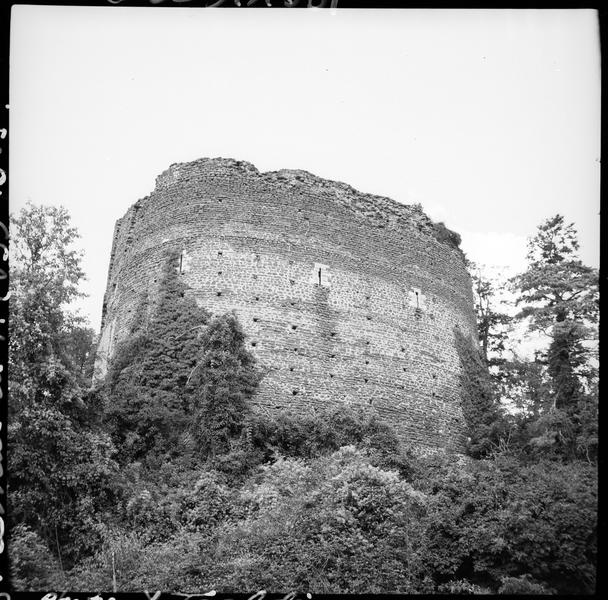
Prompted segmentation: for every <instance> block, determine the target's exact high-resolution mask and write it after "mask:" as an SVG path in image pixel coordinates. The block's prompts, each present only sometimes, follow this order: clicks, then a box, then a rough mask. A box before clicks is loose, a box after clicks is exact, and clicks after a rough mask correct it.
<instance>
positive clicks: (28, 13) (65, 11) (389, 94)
mask: <svg viewBox="0 0 608 600" xmlns="http://www.w3.org/2000/svg"><path fill="white" fill-rule="evenodd" d="M11 25H12V27H11V56H10V66H11V78H10V119H11V120H10V136H11V146H10V161H11V164H10V175H11V178H10V186H11V187H10V195H11V211H13V212H15V211H18V210H19V209H20V207H22V206H23V205H24V204H25V203H26V201H28V200H31V201H32V202H34V203H35V204H54V205H57V204H61V205H63V206H65V207H67V208H68V210H69V211H70V213H71V214H72V217H73V220H74V224H75V225H76V226H77V227H78V229H79V231H80V232H81V234H82V236H83V237H82V240H81V246H82V248H83V249H84V250H85V260H84V267H85V270H86V272H87V275H88V278H89V280H88V281H87V282H86V285H85V286H84V289H85V291H86V292H87V293H88V294H89V295H90V296H89V298H87V299H85V300H83V301H82V303H81V304H80V306H81V309H82V311H83V312H84V313H85V314H87V315H88V316H89V317H90V319H91V323H92V325H93V326H94V327H95V328H98V327H99V322H100V315H101V305H102V297H103V293H104V289H105V284H106V277H107V268H108V263H109V256H110V247H111V241H112V234H113V227H114V222H115V221H116V219H118V218H119V217H121V216H122V215H123V214H124V213H125V212H126V210H127V209H128V207H129V206H130V205H131V204H133V203H134V202H135V201H136V200H138V199H139V198H141V197H143V196H145V195H147V194H149V193H150V192H151V191H152V189H153V186H154V180H155V178H156V176H157V175H158V174H160V173H161V171H163V170H165V169H166V168H167V167H168V166H169V165H170V164H171V163H175V162H183V161H189V160H194V159H197V158H201V157H204V156H210V157H215V156H224V157H232V158H236V159H241V160H247V161H250V162H252V163H253V164H254V165H255V166H256V167H257V168H258V169H259V170H260V171H268V170H277V169H281V168H296V169H305V170H307V171H310V172H312V173H315V174H316V175H319V176H321V177H326V178H328V179H335V180H338V181H344V182H346V183H348V184H350V185H352V186H353V187H355V188H357V189H359V190H361V191H364V192H370V193H375V194H380V195H385V196H389V197H391V198H394V199H395V200H397V201H399V202H404V203H413V202H420V203H421V204H422V205H423V207H424V208H425V210H426V212H427V213H428V214H429V215H430V216H431V217H432V218H434V219H435V220H443V221H445V223H446V224H447V225H448V227H450V228H452V229H454V230H456V231H457V232H459V233H460V234H461V235H462V238H463V243H462V247H463V249H464V250H465V252H466V253H467V255H468V257H469V258H471V259H472V260H475V261H478V262H481V263H486V264H498V265H508V266H510V267H511V268H512V269H515V270H519V269H521V268H523V259H524V255H525V241H526V237H528V236H530V235H531V234H533V232H534V230H535V228H536V226H537V225H538V224H539V223H540V222H541V221H542V220H543V219H545V218H547V217H549V216H551V215H553V214H555V213H557V212H560V213H562V214H564V215H565V217H566V218H567V219H568V220H569V221H574V223H575V225H576V227H577V229H578V231H579V235H580V240H581V245H582V251H581V258H582V259H583V260H584V261H585V262H586V263H587V264H590V265H593V266H597V265H598V262H599V216H598V213H599V180H600V164H599V159H600V54H599V36H598V25H597V17H596V13H595V11H591V10H551V11H549V10H495V11H489V10H478V11H471V10H456V11H448V10H343V9H338V10H328V9H325V10H315V9H309V10H301V9H297V10H294V9H282V8H272V9H259V8H258V9H246V8H238V9H236V8H232V9H205V8H183V7H181V8H164V7H163V8H159V7H149V8H124V7H120V6H107V7H42V6H23V5H21V6H16V7H13V9H12V23H11Z"/></svg>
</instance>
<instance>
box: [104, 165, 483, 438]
mask: <svg viewBox="0 0 608 600" xmlns="http://www.w3.org/2000/svg"><path fill="white" fill-rule="evenodd" d="M171 249H177V250H179V251H180V252H181V257H180V266H179V268H180V273H181V277H183V280H184V282H185V283H186V284H187V285H188V286H189V287H190V293H191V294H192V295H193V297H194V298H195V299H196V301H197V302H198V303H199V304H200V305H202V306H204V307H205V308H207V309H208V310H209V311H211V312H212V313H215V314H221V313H225V312H228V311H232V310H234V311H235V313H236V315H237V317H238V318H239V320H240V322H241V323H242V325H243V328H244V330H245V333H246V334H247V336H248V338H247V340H248V344H250V349H251V351H252V353H253V354H254V355H255V356H256V357H257V359H258V364H259V366H260V368H261V369H262V371H263V372H264V373H265V376H264V378H263V380H262V383H261V385H260V389H259V391H258V393H257V395H256V398H255V401H256V402H257V403H259V404H261V405H264V406H267V407H269V408H271V409H272V408H278V407H287V406H292V407H298V406H303V405H310V406H323V405H325V406H326V405H330V404H338V403H343V402H353V403H358V404H362V405H368V404H373V406H374V407H375V408H376V409H377V410H378V411H379V413H380V414H381V415H382V416H383V417H384V418H385V419H386V420H387V421H389V422H390V423H391V424H392V425H393V426H394V427H395V428H396V429H397V431H398V432H399V433H400V435H401V436H402V438H403V439H404V441H406V442H410V443H412V444H414V445H416V446H418V447H420V448H421V449H423V448H424V449H436V448H446V449H457V448H461V447H462V443H463V439H464V438H463V435H464V421H463V417H462V410H461V407H460V403H461V400H460V389H459V371H460V364H459V359H458V353H457V350H456V346H455V338H454V328H455V327H458V328H460V330H461V331H462V332H463V333H465V334H467V335H476V327H475V316H474V312H473V300H472V293H471V282H470V279H469V275H468V273H467V271H466V269H465V264H464V258H463V255H462V253H461V251H460V250H459V249H458V248H457V236H456V235H455V234H453V233H452V232H450V231H449V230H446V229H445V228H444V227H443V226H441V225H437V224H434V223H433V222H432V221H431V220H430V219H429V218H428V217H427V216H426V215H425V214H424V213H423V212H422V209H421V208H420V207H419V206H406V205H402V204H399V203H397V202H395V201H393V200H390V199H389V198H383V197H379V196H372V195H369V194H363V193H361V192H358V191H356V190H354V189H353V188H351V187H349V186H348V185H345V184H343V183H338V182H334V181H328V180H325V179H321V178H319V177H316V176H314V175H311V174H310V173H307V172H305V171H294V170H282V171H276V172H270V173H260V172H259V171H258V170H257V169H256V168H255V167H254V166H253V165H251V164H249V163H246V162H242V161H236V160H232V159H223V158H216V159H201V160H197V161H194V162H191V163H185V164H174V165H171V167H170V168H169V169H168V170H166V171H165V172H164V173H162V174H161V175H160V176H159V177H158V178H157V180H156V188H155V190H154V191H153V192H152V193H151V194H150V195H149V196H148V197H146V198H143V199H142V200H139V201H138V202H136V203H135V204H134V205H133V206H132V207H131V208H130V209H129V210H128V211H127V213H126V214H125V216H124V217H123V218H122V219H119V220H118V221H117V223H116V227H115V231H114V241H113V246H112V254H111V259H110V268H109V274H108V284H107V290H106V294H105V298H104V306H103V319H102V329H101V338H100V344H99V350H98V357H97V368H98V373H101V374H103V373H104V372H105V370H106V368H107V361H108V360H109V359H111V357H112V354H113V352H114V350H115V348H116V344H117V343H118V342H120V341H121V340H122V339H124V337H125V336H126V335H127V332H128V330H129V325H130V323H131V320H132V319H133V317H134V315H135V313H136V308H137V305H138V302H139V301H140V300H141V297H142V293H147V294H148V296H149V298H151V299H154V295H155V290H156V289H157V285H158V283H157V282H158V281H159V279H160V273H161V269H162V267H163V264H164V261H165V258H166V257H167V255H168V253H169V251H170V250H171Z"/></svg>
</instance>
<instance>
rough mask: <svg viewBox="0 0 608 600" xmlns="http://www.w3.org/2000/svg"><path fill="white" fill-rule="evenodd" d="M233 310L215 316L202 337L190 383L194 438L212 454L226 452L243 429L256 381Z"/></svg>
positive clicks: (252, 360)
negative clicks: (192, 394)
mask: <svg viewBox="0 0 608 600" xmlns="http://www.w3.org/2000/svg"><path fill="white" fill-rule="evenodd" d="M244 341H245V335H244V333H243V329H242V328H241V326H240V324H239V322H238V321H237V319H236V317H235V316H234V315H233V314H230V313H228V314H226V315H222V316H219V317H215V318H213V319H212V320H211V322H210V323H209V327H208V328H207V329H206V330H205V332H204V334H203V338H202V346H203V351H202V353H201V355H200V356H199V358H198V362H197V366H196V368H195V370H194V373H193V377H192V381H191V384H192V386H193V388H194V389H195V407H194V423H195V430H194V434H195V438H196V440H197V442H198V443H199V444H200V449H201V451H202V452H203V453H204V454H206V455H209V456H211V457H215V456H216V455H217V454H219V453H222V452H226V451H227V450H228V449H229V446H230V440H231V439H232V438H235V437H237V436H238V435H239V434H240V433H241V430H242V427H243V423H244V421H245V417H246V416H247V410H248V403H247V401H248V400H249V399H250V398H251V396H252V395H253V393H254V392H255V390H256V387H257V385H258V383H259V375H258V373H257V371H256V369H255V359H254V357H253V355H252V354H251V353H250V352H249V351H248V350H247V349H246V348H245V344H244Z"/></svg>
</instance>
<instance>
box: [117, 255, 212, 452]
mask: <svg viewBox="0 0 608 600" xmlns="http://www.w3.org/2000/svg"><path fill="white" fill-rule="evenodd" d="M178 260H179V258H178V253H177V251H174V252H172V253H171V254H170V255H169V257H168V258H167V260H166V262H165V265H164V267H163V273H162V277H161V281H160V286H159V290H158V300H157V302H156V303H155V304H154V305H152V306H150V307H148V301H147V299H146V298H142V301H141V304H140V307H139V310H138V314H137V315H136V317H135V319H134V324H133V327H132V332H131V335H130V336H129V337H128V338H127V339H126V340H125V341H123V342H122V343H120V344H119V345H118V347H117V349H116V353H115V355H114V356H113V358H112V360H111V363H110V365H109V369H108V375H107V378H106V387H107V398H106V408H105V422H106V424H107V426H108V427H109V429H110V431H111V432H112V434H113V437H114V439H115V440H116V442H117V443H118V444H119V446H120V449H121V460H123V461H126V462H128V461H130V460H136V459H141V458H143V457H145V456H148V458H151V455H149V452H150V450H151V449H152V448H155V449H156V452H157V453H158V452H160V453H165V452H170V453H172V452H180V451H182V450H183V448H181V447H180V443H179V440H180V439H183V434H184V433H185V432H186V430H187V428H188V422H189V419H190V416H189V415H190V413H191V408H192V407H191V402H192V397H191V396H192V390H191V388H189V387H188V386H187V385H186V384H187V383H188V378H189V376H190V374H191V372H192V370H193V368H194V366H195V365H196V357H197V355H198V354H199V352H200V348H201V334H202V332H203V330H204V328H205V326H206V323H207V321H208V319H209V313H208V312H207V311H206V310H205V309H203V308H200V307H199V306H197V304H196V302H195V300H194V299H193V298H191V297H189V296H188V295H187V293H186V292H187V288H186V285H185V284H184V283H183V281H182V280H181V275H180V274H179V272H178V271H179V269H178V267H177V265H178ZM148 313H150V315H149V316H148Z"/></svg>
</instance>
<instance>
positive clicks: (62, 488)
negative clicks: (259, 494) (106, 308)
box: [8, 205, 115, 569]
mask: <svg viewBox="0 0 608 600" xmlns="http://www.w3.org/2000/svg"><path fill="white" fill-rule="evenodd" d="M11 235H12V239H13V240H14V241H13V242H12V246H11V247H12V254H11V289H12V297H11V306H10V308H11V318H10V344H9V374H10V379H9V392H10V407H11V408H10V422H9V428H8V441H9V445H10V449H11V451H10V453H9V464H8V467H9V468H8V488H9V497H10V504H11V511H10V518H11V523H12V524H17V523H19V524H21V526H22V528H21V529H19V528H16V529H15V531H16V535H17V539H18V538H19V534H20V533H21V535H22V537H23V536H29V537H30V538H31V539H32V540H34V541H35V544H34V546H33V547H32V548H33V549H36V556H38V557H39V558H41V559H43V557H44V556H46V555H47V554H48V549H49V548H52V552H53V554H54V555H55V560H57V561H58V564H59V566H60V567H61V568H63V567H65V566H67V565H69V564H71V563H72V562H73V561H74V560H76V558H77V557H78V555H79V554H80V553H81V552H86V551H90V550H91V549H92V547H93V546H94V545H95V542H96V539H97V538H96V532H97V528H98V525H99V522H100V519H102V515H103V513H104V511H105V509H106V507H107V505H108V503H111V501H112V496H113V492H112V490H111V486H110V479H111V477H112V473H113V472H114V469H115V464H114V462H113V454H114V448H113V446H112V444H111V442H110V439H109V437H108V436H107V434H105V433H104V432H101V431H96V430H94V429H92V428H91V427H89V426H88V412H89V411H88V406H87V405H86V403H85V401H84V397H85V379H86V378H85V376H84V365H85V363H86V362H87V360H88V358H89V354H90V352H91V346H90V344H88V343H89V342H90V341H91V340H92V332H91V331H90V330H89V329H87V328H86V327H83V323H82V319H80V318H78V317H77V316H76V315H75V314H74V313H73V312H71V311H70V310H69V303H70V302H71V301H72V300H73V299H74V298H75V297H76V296H78V294H79V292H78V285H79V283H80V281H81V280H82V277H83V273H82V270H81V268H80V255H79V253H78V252H77V251H76V250H75V249H74V247H73V246H74V243H75V241H76V239H77V233H76V231H75V229H74V228H73V227H72V226H71V225H70V218H69V215H68V214H67V212H66V211H65V210H64V209H61V208H49V207H35V206H31V205H29V206H27V207H26V208H24V209H23V210H22V212H21V213H20V215H18V216H16V217H14V218H13V220H12V230H11ZM9 543H10V542H9ZM16 547H17V548H19V545H18V544H16ZM32 551H34V550H32ZM17 552H18V551H17ZM45 553H47V554H45ZM40 568H41V569H43V565H40Z"/></svg>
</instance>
